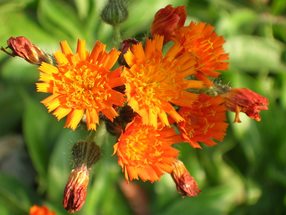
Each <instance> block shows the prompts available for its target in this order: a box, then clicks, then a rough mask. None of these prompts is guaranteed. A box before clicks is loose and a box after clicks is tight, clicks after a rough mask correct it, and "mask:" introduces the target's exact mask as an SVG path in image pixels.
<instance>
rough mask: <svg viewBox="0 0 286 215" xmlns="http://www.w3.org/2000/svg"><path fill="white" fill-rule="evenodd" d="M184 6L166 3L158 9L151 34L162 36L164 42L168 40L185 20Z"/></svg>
mask: <svg viewBox="0 0 286 215" xmlns="http://www.w3.org/2000/svg"><path fill="white" fill-rule="evenodd" d="M186 17H187V14H186V7H185V6H179V7H176V8H174V7H172V6H171V5H167V6H166V7H165V8H162V9H160V10H159V11H158V12H157V13H156V14H155V17H154V20H153V23H152V26H151V34H152V35H153V36H155V35H156V34H159V35H163V36H164V43H166V42H168V41H170V40H171V39H172V37H173V36H174V34H175V30H176V29H177V28H179V27H182V26H183V25H184V24H185V21H186Z"/></svg>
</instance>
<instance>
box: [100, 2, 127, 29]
mask: <svg viewBox="0 0 286 215" xmlns="http://www.w3.org/2000/svg"><path fill="white" fill-rule="evenodd" d="M125 4H126V3H125V1H124V0H109V1H108V3H107V5H106V6H105V7H104V8H103V10H102V12H101V18H102V20H103V21H104V22H106V23H108V24H110V25H113V26H114V25H118V24H120V23H122V22H124V21H125V20H126V19H127V17H128V11H127V8H126V5H125Z"/></svg>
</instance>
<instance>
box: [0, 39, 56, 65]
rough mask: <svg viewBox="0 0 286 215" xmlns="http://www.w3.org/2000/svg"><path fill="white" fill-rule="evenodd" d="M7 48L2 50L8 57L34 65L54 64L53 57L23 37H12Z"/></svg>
mask: <svg viewBox="0 0 286 215" xmlns="http://www.w3.org/2000/svg"><path fill="white" fill-rule="evenodd" d="M7 45H8V46H7V47H6V48H3V47H2V48H1V50H2V51H4V52H5V53H7V54H8V55H10V56H12V57H15V56H18V57H21V58H23V59H24V60H26V61H28V62H29V63H32V64H37V65H40V64H41V63H42V62H47V63H51V64H53V63H54V62H53V57H52V56H51V55H49V54H47V53H45V52H43V51H42V50H41V49H40V48H39V47H37V46H36V45H34V44H32V43H31V42H30V41H29V40H28V39H27V38H25V37H23V36H19V37H10V38H9V39H8V40H7Z"/></svg>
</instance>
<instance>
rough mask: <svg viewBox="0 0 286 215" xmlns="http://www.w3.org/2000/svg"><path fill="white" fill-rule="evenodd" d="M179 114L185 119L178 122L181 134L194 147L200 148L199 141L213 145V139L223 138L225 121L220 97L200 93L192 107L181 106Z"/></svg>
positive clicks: (219, 139) (222, 101)
mask: <svg viewBox="0 0 286 215" xmlns="http://www.w3.org/2000/svg"><path fill="white" fill-rule="evenodd" d="M179 114H180V115H181V116H182V117H184V119H185V121H183V122H179V123H178V127H179V130H180V132H181V135H182V137H183V139H184V140H185V141H187V142H189V143H190V145H191V146H193V147H194V148H201V147H200V145H199V142H202V143H205V144H206V145H208V146H213V145H215V144H216V142H215V141H214V140H218V141H222V140H223V138H224V136H225V132H226V128H227V123H226V122H225V121H226V107H225V105H224V100H223V98H222V97H220V96H216V97H211V96H208V95H206V94H200V95H199V98H198V100H197V101H196V102H194V103H193V106H192V107H190V108H187V107H182V108H181V109H180V110H179Z"/></svg>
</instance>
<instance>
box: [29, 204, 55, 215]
mask: <svg viewBox="0 0 286 215" xmlns="http://www.w3.org/2000/svg"><path fill="white" fill-rule="evenodd" d="M29 215H56V213H55V212H53V211H50V210H49V208H48V207H46V206H37V205H33V206H32V207H31V208H30V213H29Z"/></svg>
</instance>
